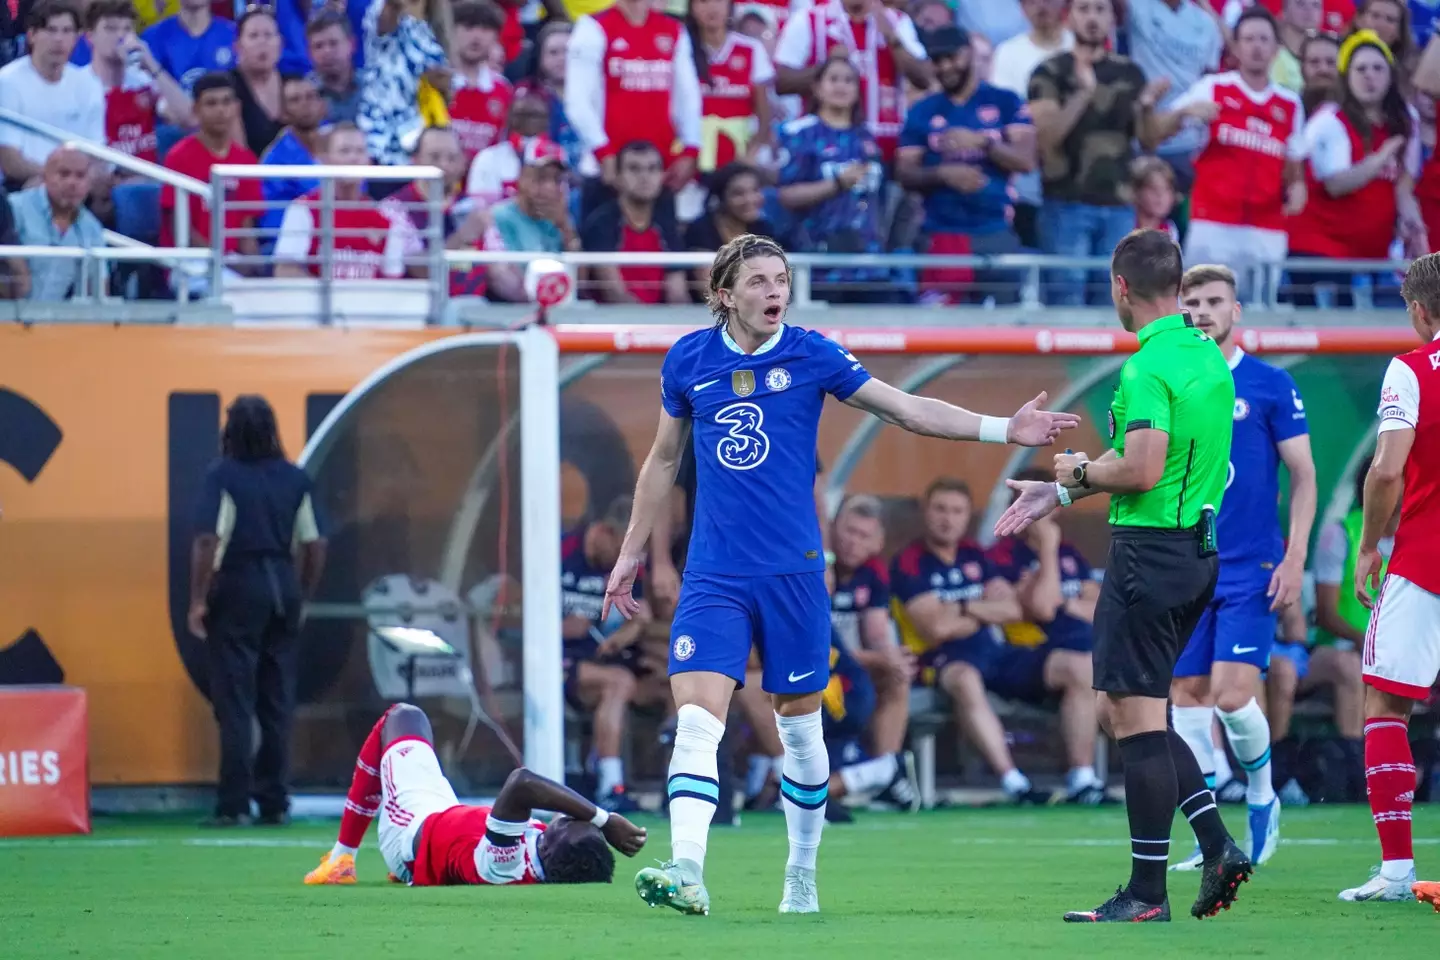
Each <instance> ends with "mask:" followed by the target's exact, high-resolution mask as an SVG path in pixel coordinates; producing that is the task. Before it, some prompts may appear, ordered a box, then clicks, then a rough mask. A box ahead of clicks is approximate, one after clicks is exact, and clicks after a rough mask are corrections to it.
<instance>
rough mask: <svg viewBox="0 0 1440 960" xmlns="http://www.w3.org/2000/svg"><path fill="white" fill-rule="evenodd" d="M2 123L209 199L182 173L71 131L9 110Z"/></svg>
mask: <svg viewBox="0 0 1440 960" xmlns="http://www.w3.org/2000/svg"><path fill="white" fill-rule="evenodd" d="M0 122H4V123H8V124H10V125H12V126H16V127H20V128H21V129H22V130H28V131H30V132H31V133H34V134H38V135H40V136H42V137H48V138H49V139H51V140H54V141H55V142H56V143H60V144H64V145H65V146H67V147H70V148H72V149H75V150H79V151H80V152H81V153H83V154H86V155H87V156H91V157H94V158H95V159H96V160H103V161H104V162H105V163H111V164H114V165H115V166H117V167H120V168H121V169H122V170H127V171H129V172H130V173H136V174H139V175H141V176H144V177H148V178H150V179H151V180H158V181H159V182H160V183H165V184H169V185H170V186H172V187H174V188H175V189H176V190H183V191H185V192H186V193H193V194H197V195H199V196H202V197H205V198H206V199H207V200H208V199H209V198H210V185H209V184H208V183H206V182H204V181H203V180H196V179H195V178H194V177H187V176H185V174H183V173H176V172H175V171H174V170H171V169H169V168H168V167H162V166H160V164H158V163H151V162H150V161H149V160H141V159H140V158H139V157H132V156H131V155H130V154H128V153H123V152H121V151H119V150H115V149H112V148H111V147H107V146H105V145H104V144H100V143H93V142H91V141H89V140H85V139H82V138H80V137H77V136H75V134H73V133H71V132H70V131H68V130H61V129H60V128H59V127H52V126H51V125H50V124H48V123H42V122H40V121H39V120H35V119H32V118H30V117H27V116H25V115H24V114H21V113H16V112H15V111H14V110H11V109H9V108H8V107H0Z"/></svg>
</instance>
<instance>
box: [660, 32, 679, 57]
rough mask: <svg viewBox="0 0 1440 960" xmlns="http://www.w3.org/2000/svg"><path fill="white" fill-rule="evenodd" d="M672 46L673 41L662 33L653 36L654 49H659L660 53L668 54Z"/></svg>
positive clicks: (673, 44)
mask: <svg viewBox="0 0 1440 960" xmlns="http://www.w3.org/2000/svg"><path fill="white" fill-rule="evenodd" d="M674 46H675V41H674V40H671V39H670V38H669V37H667V36H664V35H663V34H662V35H661V36H658V37H656V38H655V49H657V50H659V51H660V52H661V53H666V54H668V53H669V52H670V51H671V49H673V48H674Z"/></svg>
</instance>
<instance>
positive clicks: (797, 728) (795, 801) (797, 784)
mask: <svg viewBox="0 0 1440 960" xmlns="http://www.w3.org/2000/svg"><path fill="white" fill-rule="evenodd" d="M775 726H776V728H777V729H778V730H779V731H780V743H781V744H782V745H784V747H785V767H784V770H785V773H784V776H783V777H782V779H781V781H780V796H782V797H783V798H784V803H783V806H784V808H785V832H786V834H788V835H789V837H790V858H789V859H788V860H787V861H786V863H785V865H786V867H787V868H788V867H804V868H806V869H808V870H814V869H815V854H816V851H818V850H819V849H820V834H821V832H822V831H823V830H824V829H825V803H826V800H827V798H828V797H829V794H830V753H829V751H827V750H826V749H825V729H824V724H823V723H822V722H821V719H820V711H819V710H816V711H815V712H814V713H807V714H805V715H804V716H799V717H782V716H780V714H778V713H777V714H776V715H775Z"/></svg>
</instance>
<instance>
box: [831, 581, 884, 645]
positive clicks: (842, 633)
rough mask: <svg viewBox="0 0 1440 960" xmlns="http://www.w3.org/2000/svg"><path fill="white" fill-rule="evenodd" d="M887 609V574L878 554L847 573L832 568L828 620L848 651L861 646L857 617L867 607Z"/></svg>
mask: <svg viewBox="0 0 1440 960" xmlns="http://www.w3.org/2000/svg"><path fill="white" fill-rule="evenodd" d="M889 609H890V574H889V573H888V572H887V571H886V569H885V564H884V562H883V561H881V559H880V558H879V557H871V558H870V559H869V560H866V561H865V562H864V563H863V564H862V565H861V566H860V568H859V569H858V570H852V571H851V572H850V575H849V576H847V577H841V576H840V572H839V570H838V569H837V570H836V572H835V592H834V593H833V594H832V595H831V596H830V623H831V624H832V625H833V626H834V627H835V638H836V641H837V642H838V643H839V644H840V645H841V646H842V647H843V648H844V649H845V650H846V651H847V652H849V653H854V652H855V651H856V650H859V649H861V648H862V647H863V646H864V644H863V643H861V638H860V617H861V615H862V614H863V613H865V611H867V610H889Z"/></svg>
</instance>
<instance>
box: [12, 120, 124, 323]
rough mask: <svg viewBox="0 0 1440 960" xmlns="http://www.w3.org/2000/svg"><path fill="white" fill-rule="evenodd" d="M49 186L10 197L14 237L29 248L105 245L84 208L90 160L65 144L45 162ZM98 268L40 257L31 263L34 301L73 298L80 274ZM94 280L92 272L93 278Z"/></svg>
mask: <svg viewBox="0 0 1440 960" xmlns="http://www.w3.org/2000/svg"><path fill="white" fill-rule="evenodd" d="M44 178H45V182H44V183H42V184H41V185H40V186H37V187H31V188H30V189H28V190H21V191H20V192H19V193H12V194H10V197H9V200H10V210H11V213H13V214H14V218H15V234H16V237H17V238H18V239H19V241H20V244H21V245H22V246H27V247H81V248H95V247H103V246H105V232H104V228H103V227H101V226H100V221H99V220H97V219H96V218H95V214H93V213H91V212H90V211H89V210H86V209H85V206H84V204H85V198H86V196H88V195H89V193H90V158H89V157H87V156H85V154H83V153H81V152H80V151H79V150H76V149H74V148H72V147H66V146H60V147H56V148H55V149H54V150H53V151H51V153H50V156H48V157H47V158H46V159H45V172H44ZM87 266H89V267H91V268H93V264H89V265H87V264H85V261H82V260H78V259H77V260H72V259H61V258H55V257H36V258H34V259H33V260H31V261H30V291H29V299H31V300H48V301H56V300H68V299H70V298H71V297H72V296H74V295H75V294H76V293H78V292H79V290H80V286H81V275H80V271H81V270H82V269H86V268H87ZM92 276H93V274H92Z"/></svg>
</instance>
